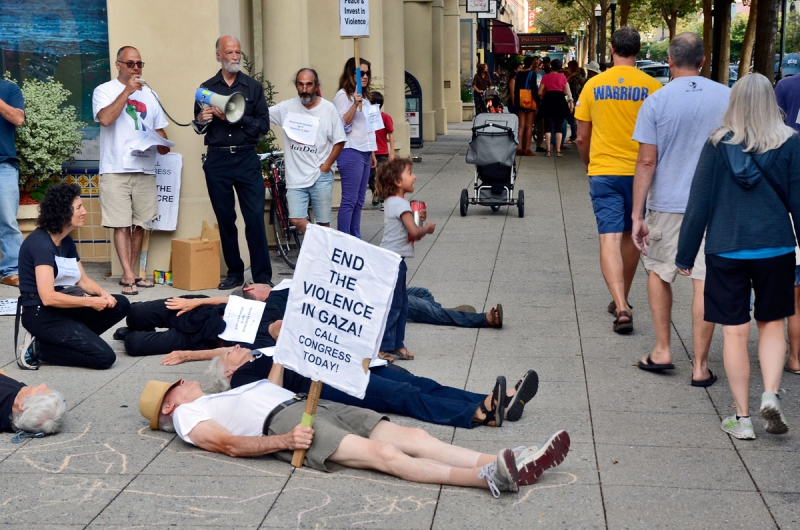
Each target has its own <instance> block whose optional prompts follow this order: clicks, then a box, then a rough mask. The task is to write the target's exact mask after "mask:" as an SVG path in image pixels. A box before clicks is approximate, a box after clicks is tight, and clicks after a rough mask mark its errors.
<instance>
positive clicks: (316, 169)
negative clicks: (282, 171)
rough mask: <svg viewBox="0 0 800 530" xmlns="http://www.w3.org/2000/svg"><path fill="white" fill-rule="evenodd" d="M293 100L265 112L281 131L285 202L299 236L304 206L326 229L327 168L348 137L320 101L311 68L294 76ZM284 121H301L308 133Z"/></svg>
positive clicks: (328, 209)
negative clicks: (294, 128) (295, 94)
mask: <svg viewBox="0 0 800 530" xmlns="http://www.w3.org/2000/svg"><path fill="white" fill-rule="evenodd" d="M294 86H295V88H296V89H297V97H296V98H292V99H287V100H286V101H281V102H280V103H278V104H277V105H275V106H273V107H270V109H269V119H270V121H271V122H272V124H273V125H278V126H280V127H282V128H283V147H284V150H285V152H286V154H285V155H284V160H285V161H286V201H287V202H288V204H289V218H290V219H291V221H292V224H293V225H294V226H296V227H297V229H298V230H299V231H300V233H301V234H304V233H305V231H306V226H307V225H308V205H309V203H310V204H311V206H312V207H313V208H314V220H315V221H316V222H317V224H319V225H322V226H330V225H331V208H332V202H333V171H331V166H332V165H333V163H334V162H335V161H336V158H337V157H338V156H339V153H341V152H342V149H343V148H344V143H345V142H346V141H347V135H346V134H345V132H344V125H343V124H342V119H341V118H340V117H339V113H338V112H337V111H336V107H335V106H334V105H333V103H331V102H330V101H327V100H324V99H322V98H321V97H319V96H318V95H317V94H318V91H319V76H318V75H317V72H316V71H315V70H313V69H311V68H301V69H300V71H298V72H297V74H296V75H295V76H294ZM287 120H291V121H294V122H298V121H300V122H303V123H305V125H306V127H308V134H307V135H305V136H303V135H299V134H297V133H295V132H294V130H293V129H292V128H289V127H285V126H284V124H285V123H286V121H287Z"/></svg>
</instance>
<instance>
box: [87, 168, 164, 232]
mask: <svg viewBox="0 0 800 530" xmlns="http://www.w3.org/2000/svg"><path fill="white" fill-rule="evenodd" d="M100 210H101V212H102V214H103V218H102V221H101V224H102V225H103V226H105V227H106V228H125V227H128V226H141V227H142V228H148V229H149V228H150V223H151V222H152V221H153V220H154V219H155V218H156V217H158V194H157V193H156V176H155V175H148V174H146V173H105V174H103V175H100Z"/></svg>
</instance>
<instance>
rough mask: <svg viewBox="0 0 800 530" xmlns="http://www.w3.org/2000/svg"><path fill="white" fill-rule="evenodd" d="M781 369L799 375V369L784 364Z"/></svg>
mask: <svg viewBox="0 0 800 530" xmlns="http://www.w3.org/2000/svg"><path fill="white" fill-rule="evenodd" d="M710 371H711V370H709V372H710ZM783 371H784V372H789V373H790V374H796V375H800V370H792V369H791V368H789V367H788V366H786V365H784V367H783Z"/></svg>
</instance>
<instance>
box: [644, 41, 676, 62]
mask: <svg viewBox="0 0 800 530" xmlns="http://www.w3.org/2000/svg"><path fill="white" fill-rule="evenodd" d="M668 49H669V40H667V39H664V40H662V41H658V42H651V43H650V60H651V61H654V62H657V63H666V62H667V50H668ZM636 58H637V59H646V58H647V42H643V43H642V51H640V52H639V55H637V56H636Z"/></svg>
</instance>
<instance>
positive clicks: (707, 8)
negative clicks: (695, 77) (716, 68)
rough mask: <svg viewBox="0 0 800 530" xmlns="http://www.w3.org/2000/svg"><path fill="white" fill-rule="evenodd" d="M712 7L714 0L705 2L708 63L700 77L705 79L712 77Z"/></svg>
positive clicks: (705, 42)
mask: <svg viewBox="0 0 800 530" xmlns="http://www.w3.org/2000/svg"><path fill="white" fill-rule="evenodd" d="M712 5H713V0H703V55H705V57H706V61H705V62H704V63H703V69H702V70H701V71H700V75H702V76H704V77H710V74H711V39H712V37H711V24H712V22H713V20H712V17H713V15H712V12H711V10H712Z"/></svg>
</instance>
